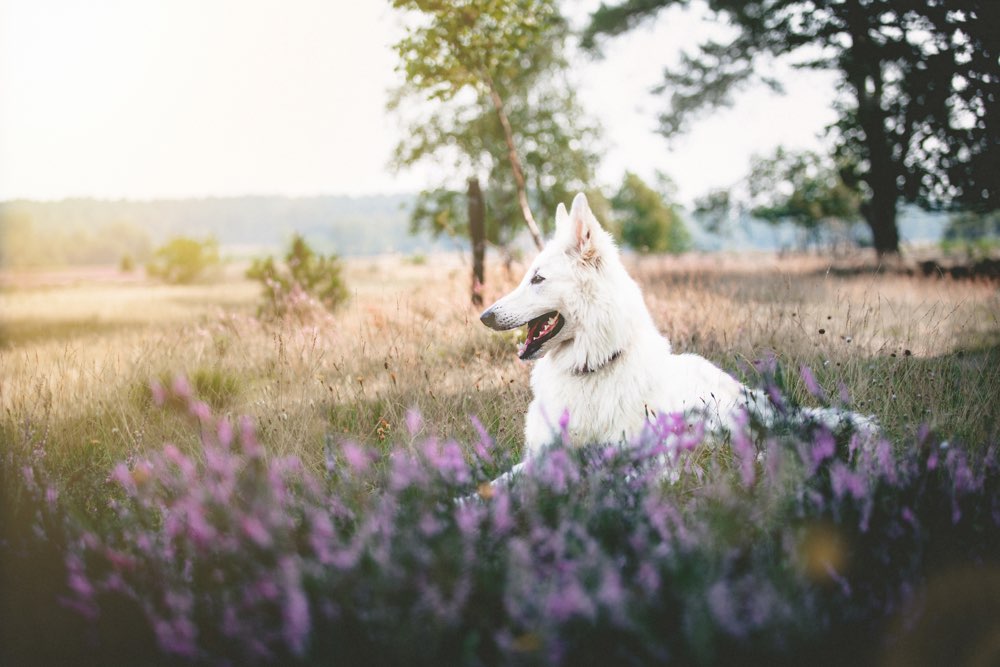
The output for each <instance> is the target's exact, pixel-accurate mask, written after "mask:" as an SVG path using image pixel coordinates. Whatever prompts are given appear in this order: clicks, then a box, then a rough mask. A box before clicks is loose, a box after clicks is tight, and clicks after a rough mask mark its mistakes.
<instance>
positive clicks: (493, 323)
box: [479, 307, 497, 329]
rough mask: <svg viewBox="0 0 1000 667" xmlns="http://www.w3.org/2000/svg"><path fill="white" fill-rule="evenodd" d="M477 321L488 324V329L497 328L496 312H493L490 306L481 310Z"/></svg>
mask: <svg viewBox="0 0 1000 667" xmlns="http://www.w3.org/2000/svg"><path fill="white" fill-rule="evenodd" d="M479 321H480V322H482V323H483V324H485V325H486V326H488V327H489V328H490V329H496V328H497V314H496V313H494V312H493V308H492V307H490V308H487V309H486V310H484V311H483V314H482V315H480V316H479Z"/></svg>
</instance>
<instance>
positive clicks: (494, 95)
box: [485, 75, 544, 250]
mask: <svg viewBox="0 0 1000 667" xmlns="http://www.w3.org/2000/svg"><path fill="white" fill-rule="evenodd" d="M485 80H486V85H487V86H489V89H490V98H491V99H492V100H493V108H494V109H496V112H497V116H498V117H499V118H500V125H501V127H503V134H504V138H505V139H506V140H507V154H508V156H509V157H510V168H511V170H513V172H514V183H515V184H516V185H517V201H518V203H519V204H520V205H521V215H523V216H524V222H525V223H526V224H527V225H528V231H529V232H531V238H532V239H533V240H534V241H535V246H537V247H538V249H539V250H541V249H542V246H543V245H544V244H543V243H542V234H541V232H539V231H538V225H537V224H535V218H534V216H532V215H531V207H530V206H529V205H528V192H527V189H526V188H525V185H524V170H523V169H522V168H521V159H520V158H519V157H518V156H517V148H516V147H515V145H514V132H513V131H512V130H511V128H510V119H509V118H507V110H506V109H505V108H504V105H503V98H502V97H500V93H499V92H498V91H497V88H496V86H494V85H493V79H492V78H491V77H490V76H489V75H486V77H485Z"/></svg>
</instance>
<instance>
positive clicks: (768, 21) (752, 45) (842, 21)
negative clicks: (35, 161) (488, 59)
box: [582, 0, 1000, 254]
mask: <svg viewBox="0 0 1000 667" xmlns="http://www.w3.org/2000/svg"><path fill="white" fill-rule="evenodd" d="M688 4H689V2H688V0H622V1H621V2H618V3H616V4H613V5H605V4H602V5H601V7H600V8H599V9H598V10H597V11H596V12H594V14H593V15H592V16H591V22H590V25H589V27H588V28H587V30H586V31H585V33H584V35H583V40H582V41H583V44H584V45H585V46H587V47H589V48H595V49H596V48H597V45H598V39H599V38H600V37H601V36H607V35H617V34H621V33H623V32H625V31H627V30H629V29H631V28H633V27H635V26H636V25H638V24H640V23H641V22H643V21H644V20H647V19H649V18H650V17H652V16H654V15H655V14H656V13H657V12H659V11H660V10H661V9H663V8H665V7H668V6H674V5H678V6H686V5H688ZM707 4H708V8H709V10H710V11H711V12H712V13H713V14H714V15H715V16H716V17H717V18H718V19H719V20H721V21H724V22H726V23H727V24H729V25H730V26H732V27H733V28H735V29H736V32H735V37H733V38H732V39H730V40H728V41H724V42H717V41H708V42H706V43H704V44H702V45H700V47H699V49H698V50H697V52H695V53H693V54H692V53H687V54H684V55H683V56H682V59H681V62H680V65H679V67H677V68H675V69H672V70H668V71H667V72H666V73H665V77H664V82H663V84H662V86H661V87H660V88H659V91H660V92H662V93H668V94H669V97H670V104H669V107H668V108H667V109H666V110H665V111H664V112H663V114H662V115H661V116H660V131H661V132H662V133H663V134H665V135H671V134H674V133H676V132H679V131H682V130H683V129H684V128H685V126H686V125H687V123H689V122H690V120H691V118H692V117H693V116H694V115H695V114H697V113H698V112H701V111H704V110H711V109H713V108H716V107H719V106H724V105H727V104H730V103H731V102H732V95H733V93H734V92H735V91H736V90H738V89H739V88H741V87H743V86H746V85H748V84H749V83H752V82H764V83H766V84H768V85H771V86H772V87H775V88H780V84H779V82H776V81H773V80H768V79H767V78H766V77H764V76H763V75H762V74H760V72H761V68H760V67H759V65H760V64H761V63H762V62H763V61H764V60H766V59H768V58H775V57H787V58H789V59H791V60H792V61H793V62H794V64H796V65H797V66H800V67H809V68H820V69H829V70H834V71H837V72H839V73H840V83H839V91H840V93H839V96H838V98H837V100H836V101H835V107H836V109H837V111H838V112H839V120H838V122H837V123H836V125H835V127H833V128H831V129H832V137H833V140H834V144H835V155H836V156H837V158H838V160H840V161H842V162H843V163H845V164H851V165H853V169H852V170H850V171H845V172H844V174H843V178H844V181H845V184H846V185H847V186H848V187H850V188H855V189H856V190H858V191H859V192H860V193H861V195H862V202H861V212H862V213H863V215H864V217H865V219H866V221H867V222H868V224H869V226H870V227H871V229H872V234H873V240H874V244H875V248H876V250H877V251H878V252H879V253H880V254H881V253H896V252H898V247H899V235H898V231H897V227H896V207H897V205H898V203H899V202H900V200H902V201H909V202H915V203H918V204H920V205H922V206H924V207H926V208H944V207H951V208H957V209H971V210H976V211H989V210H995V209H997V208H998V207H1000V38H998V37H997V35H998V32H997V26H998V25H1000V3H997V2H993V1H991V0H949V1H948V2H943V1H942V0H924V1H922V2H921V1H918V0H907V1H905V2H899V1H892V0H867V1H865V0H751V1H749V2H743V1H737V0H708V3H707Z"/></svg>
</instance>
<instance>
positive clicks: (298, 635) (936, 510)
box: [65, 374, 1000, 664]
mask: <svg viewBox="0 0 1000 667" xmlns="http://www.w3.org/2000/svg"><path fill="white" fill-rule="evenodd" d="M810 378H811V374H806V376H805V377H804V378H803V379H804V381H805V382H806V384H807V385H809V386H811V387H813V388H816V387H815V382H814V380H812V381H811V380H810ZM177 386H179V387H181V388H183V386H184V385H183V383H178V385H177ZM817 391H818V388H817ZM772 394H773V395H774V396H775V398H777V399H779V400H780V399H781V396H780V394H779V393H778V390H777V389H773V390H772ZM154 398H155V399H156V400H157V401H158V402H160V403H162V404H163V405H164V406H166V407H167V408H170V406H173V408H172V409H178V408H179V409H182V410H185V411H186V412H187V414H188V415H189V419H190V420H191V424H192V428H194V429H197V431H198V432H199V433H200V436H201V441H202V444H203V448H202V451H201V453H200V455H199V456H197V457H195V458H193V457H191V456H189V455H186V454H184V453H182V452H181V451H180V450H178V449H177V448H176V447H173V446H170V445H167V446H166V447H164V448H163V450H162V451H161V452H159V453H157V454H155V455H153V456H151V457H149V458H147V459H142V460H136V461H133V462H130V463H127V464H126V463H122V464H120V465H119V466H118V467H117V468H116V469H115V471H114V473H113V475H112V478H113V483H114V484H115V485H116V486H117V488H118V489H119V495H118V500H116V501H115V506H114V509H115V512H116V517H117V521H116V522H115V525H114V526H113V528H112V529H110V530H104V531H102V532H101V533H100V534H98V533H96V532H91V531H87V530H83V529H79V530H78V531H77V533H76V534H75V537H73V539H71V540H70V545H69V546H68V547H67V552H66V560H65V565H66V570H67V582H68V584H69V589H70V590H71V594H70V595H69V596H68V597H67V599H66V600H65V603H66V604H68V605H70V607H71V608H72V609H75V610H77V611H78V612H79V613H80V614H81V615H82V616H83V617H84V618H86V619H89V621H90V622H91V623H94V624H96V625H99V624H100V623H101V618H102V614H105V613H106V610H107V609H110V608H114V607H115V606H117V608H122V607H125V608H135V609H138V610H140V611H141V613H139V614H137V615H136V620H138V621H140V622H141V625H142V630H137V632H139V633H140V634H141V633H142V632H146V633H148V634H149V635H151V636H153V637H155V639H156V646H157V648H158V650H159V651H160V652H161V654H162V656H163V657H164V658H165V659H170V660H176V661H181V662H192V663H205V664H260V663H266V664H273V663H275V662H302V663H322V664H327V663H332V662H335V661H341V662H346V663H348V664H359V663H362V664H363V663H379V664H399V663H405V664H508V663H513V664H650V663H667V662H672V663H677V662H679V663H681V664H725V663H732V664H747V663H750V662H755V661H760V662H766V663H769V664H774V663H779V662H795V661H802V660H805V659H807V658H808V656H810V655H812V656H814V657H822V658H823V660H824V661H826V662H827V663H837V662H838V661H840V660H846V659H849V658H851V657H856V656H862V657H863V658H864V659H865V660H867V661H871V660H872V659H874V658H875V657H879V656H880V655H881V656H883V657H884V656H889V659H890V660H891V658H892V656H894V655H907V653H906V652H907V651H913V643H914V642H919V641H921V640H924V639H926V637H924V636H923V635H917V634H915V633H914V631H913V628H918V627H919V628H922V627H923V626H921V623H924V622H925V620H926V619H927V618H935V614H941V613H944V612H943V611H942V610H943V609H945V608H947V609H954V608H955V605H957V606H958V608H959V609H961V608H962V600H961V599H959V600H958V601H957V602H956V601H955V599H954V597H952V598H948V599H947V600H946V603H944V604H945V606H944V607H942V608H940V609H939V608H936V607H935V604H937V603H936V602H935V600H936V599H937V598H935V597H934V595H931V594H930V593H928V591H933V590H935V586H936V582H938V581H940V580H941V579H942V578H944V581H946V582H947V581H950V579H948V577H950V576H952V574H953V573H955V572H968V571H971V572H974V573H979V574H981V575H982V580H983V581H987V582H988V581H993V580H995V579H996V576H995V574H996V568H997V566H998V565H1000V564H998V562H997V561H998V555H997V554H996V553H995V551H994V549H993V546H992V545H995V544H996V543H997V542H998V538H1000V466H998V461H997V456H996V449H995V448H984V450H985V451H986V453H985V455H977V456H976V457H975V458H973V457H972V456H971V455H970V454H967V453H966V452H965V450H963V449H962V448H961V447H958V446H955V445H953V444H950V443H949V442H947V441H944V440H941V439H940V438H938V437H936V436H935V435H934V434H933V433H931V432H929V431H928V430H927V429H924V430H922V431H921V432H920V433H919V434H918V436H917V438H916V439H915V441H913V442H911V443H906V446H903V447H897V448H893V447H891V446H890V444H889V443H888V442H886V441H875V442H872V441H870V440H866V439H863V438H860V437H858V436H857V435H852V434H851V433H850V432H831V431H829V430H827V429H825V428H823V427H821V426H818V425H814V424H812V425H810V424H806V425H799V424H796V423H795V422H794V421H793V420H789V421H788V423H785V424H782V425H780V428H776V429H774V430H771V431H763V430H761V429H760V428H757V427H752V425H750V424H749V423H748V424H747V426H746V427H745V428H743V429H740V430H738V431H737V432H736V433H733V434H732V436H731V437H727V438H720V437H718V436H713V435H711V434H708V433H707V432H706V431H705V429H704V428H702V427H701V426H700V425H699V424H697V423H691V420H690V419H685V418H684V417H683V416H681V415H661V416H660V417H659V418H658V420H657V421H656V422H655V423H652V424H651V425H650V426H649V428H648V429H647V431H646V432H645V434H644V435H643V437H642V438H641V440H640V441H639V442H637V443H635V444H634V446H632V447H628V448H623V447H619V446H603V447H589V448H584V449H573V448H569V447H567V446H566V445H565V443H564V442H556V443H554V444H553V446H552V447H551V448H550V449H549V450H548V451H547V452H546V453H545V454H544V455H543V456H541V457H539V458H538V459H536V460H534V461H532V462H530V463H529V464H528V465H527V466H525V467H524V468H523V469H522V470H521V471H520V472H519V473H518V474H516V475H514V476H512V477H511V478H508V479H506V480H505V481H504V482H502V483H496V484H490V483H489V480H490V479H491V478H493V477H494V476H495V475H496V474H497V472H498V471H501V470H504V469H507V468H509V467H510V465H511V463H512V461H510V460H509V458H508V455H507V453H506V452H504V451H500V449H501V448H498V447H495V446H494V444H493V442H492V440H491V438H490V436H489V435H488V434H487V433H486V431H485V429H482V428H481V426H478V423H477V428H478V430H479V432H480V438H479V439H478V441H476V442H472V443H467V444H465V445H462V444H459V443H457V442H454V441H447V440H441V439H438V438H434V437H429V438H425V437H416V434H417V433H418V432H421V424H420V418H419V416H418V415H416V414H415V413H411V414H410V415H409V416H408V418H407V424H406V428H407V430H408V431H409V433H410V436H411V437H410V440H409V442H408V444H403V445H401V446H399V447H398V448H396V449H394V450H391V453H390V454H381V453H378V452H376V451H375V450H372V449H368V448H365V447H363V446H361V445H358V444H355V443H352V442H343V443H337V442H334V441H332V440H331V441H330V442H328V443H327V445H326V447H327V449H326V468H325V470H326V472H325V475H316V474H314V473H313V472H311V471H310V470H307V469H305V468H304V467H303V465H302V464H301V463H300V462H299V461H298V460H297V459H295V458H269V457H267V456H266V455H265V453H264V451H263V449H262V447H261V445H260V444H259V443H258V441H257V438H256V436H255V433H254V426H253V422H252V420H250V419H248V418H243V419H240V420H238V421H235V422H234V421H232V420H231V419H229V418H228V417H220V416H216V415H213V414H212V411H211V409H210V408H209V406H208V405H207V404H205V403H202V402H200V401H198V400H197V399H195V398H192V397H191V396H190V395H188V394H187V393H185V392H181V394H178V393H177V391H175V389H174V388H170V389H165V388H163V387H160V386H157V388H156V389H155V391H154ZM745 421H747V422H749V420H745ZM380 451H381V450H380ZM991 577H992V578H991ZM966 588H968V587H966ZM963 590H964V589H963ZM947 605H951V607H948V606H947ZM994 609H995V608H994ZM996 620H997V617H996V616H995V615H994V616H993V617H992V619H990V618H987V624H986V625H984V626H982V627H984V628H986V630H983V631H982V632H980V631H977V630H976V628H978V627H980V626H976V625H972V626H966V632H965V634H963V635H960V636H961V638H962V640H961V641H962V643H961V645H956V646H950V644H949V642H948V637H947V636H943V637H940V639H941V640H942V641H940V642H938V643H937V644H935V645H936V646H937V650H941V647H946V649H947V650H948V651H951V654H950V655H952V656H958V657H959V658H960V657H961V655H971V653H969V652H974V651H976V650H978V651H980V653H982V652H983V651H989V650H994V651H995V648H994V649H990V645H989V644H988V643H983V642H988V640H989V637H990V636H991V635H990V634H989V629H990V627H993V626H990V625H989V622H996ZM931 625H932V627H933V624H931ZM981 625H982V624H981ZM969 627H972V630H968V628H969ZM928 636H931V637H933V636H934V633H933V632H931V633H930V634H929V635H928ZM848 638H849V641H847V640H848ZM951 641H952V643H955V641H954V640H951ZM961 651H966V653H964V654H963V653H961ZM956 652H957V653H956ZM918 654H919V652H918ZM993 655H994V656H995V653H994V654H993ZM984 664H985V663H984Z"/></svg>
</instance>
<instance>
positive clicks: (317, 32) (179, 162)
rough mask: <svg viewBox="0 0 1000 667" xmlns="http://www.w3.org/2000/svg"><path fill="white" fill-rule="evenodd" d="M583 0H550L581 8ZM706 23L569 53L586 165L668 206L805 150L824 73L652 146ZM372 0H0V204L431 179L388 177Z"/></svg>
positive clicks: (670, 17) (790, 80)
mask: <svg viewBox="0 0 1000 667" xmlns="http://www.w3.org/2000/svg"><path fill="white" fill-rule="evenodd" d="M596 4H597V3H596V2H591V1H590V0H582V1H580V2H573V1H572V0H571V1H570V2H568V3H566V7H567V10H568V11H569V12H570V13H571V14H573V15H574V16H575V17H577V20H578V22H580V21H582V17H584V16H585V14H586V11H587V10H588V9H589V8H592V7H593V6H595V5H596ZM713 30H715V31H717V30H718V28H717V27H714V26H712V25H709V24H707V23H706V22H705V21H704V20H703V19H702V18H700V17H699V16H697V13H696V12H689V13H685V12H682V11H671V12H670V13H668V14H665V15H664V16H662V17H661V18H660V20H659V21H658V22H657V23H656V24H655V25H653V26H649V27H644V28H640V29H638V30H636V31H634V32H632V33H629V34H628V35H627V36H625V37H621V38H618V39H615V40H612V41H610V42H608V43H607V47H606V49H605V54H606V57H605V58H604V59H602V60H597V61H594V60H592V59H590V58H581V59H577V62H576V63H575V67H574V71H573V77H574V78H575V79H576V80H577V81H578V82H579V87H580V91H579V92H580V99H581V102H582V103H583V105H584V108H585V110H586V111H587V112H589V113H590V114H591V115H592V116H593V117H595V118H596V119H597V120H598V121H599V122H600V123H601V124H602V125H603V127H604V131H605V132H604V148H605V149H606V159H605V160H604V161H603V162H602V165H601V168H600V169H599V171H598V173H599V176H600V179H601V181H602V183H603V184H606V185H610V184H616V183H617V182H618V181H619V179H620V178H621V175H622V172H623V171H624V170H626V169H629V170H632V171H635V172H637V173H639V174H640V175H642V176H643V177H646V178H648V179H652V178H653V175H654V174H655V173H656V172H657V171H662V172H664V173H666V174H668V175H670V176H671V177H672V178H673V179H674V180H675V181H676V183H677V185H678V195H679V199H680V200H681V201H682V202H690V200H691V199H693V198H694V197H696V196H698V195H700V194H702V193H704V192H705V191H706V190H707V189H709V188H711V187H717V186H725V185H729V184H730V183H732V182H733V181H735V180H736V179H738V178H739V177H740V176H742V175H743V174H744V173H745V172H746V168H747V162H748V159H749V157H750V155H751V154H752V153H754V152H766V151H769V150H770V149H771V148H773V147H774V146H775V145H777V144H778V143H783V144H785V145H786V146H791V147H807V148H816V147H818V146H819V145H820V144H819V141H818V139H817V135H818V133H819V132H820V131H821V130H822V128H823V127H824V126H825V125H827V124H829V123H830V122H831V121H832V120H833V118H834V116H833V112H832V111H831V110H830V101H831V98H832V95H833V79H832V77H831V76H830V75H828V74H824V73H815V72H796V71H791V70H783V71H781V72H779V73H780V74H782V77H783V80H785V81H786V83H787V84H788V94H787V95H785V96H779V95H774V94H773V93H770V92H768V91H765V90H751V91H748V92H746V93H744V94H742V95H740V96H739V98H738V104H737V105H736V106H735V107H733V108H732V109H728V110H725V111H722V112H719V113H716V114H714V115H712V116H710V117H707V118H706V119H704V120H702V121H700V122H699V123H697V124H696V125H695V126H694V127H693V128H692V131H690V132H689V133H687V134H686V135H684V136H683V137H681V138H678V139H675V140H674V141H673V142H672V143H670V144H668V143H667V142H666V140H664V139H663V138H661V137H659V136H658V135H656V134H655V133H654V131H653V130H654V128H655V118H656V114H657V111H658V110H659V109H660V108H661V100H659V99H657V98H655V97H652V96H650V95H649V94H648V90H649V88H650V87H652V86H653V85H655V84H656V83H657V82H658V80H659V77H660V72H661V70H662V67H663V65H664V64H666V63H668V62H670V61H671V60H672V59H674V58H676V55H677V53H678V52H679V49H680V48H682V47H690V46H693V45H694V44H696V43H697V41H698V40H699V39H700V38H702V37H704V36H705V35H708V34H711V33H712V31H713ZM398 35H399V32H398V23H397V19H396V17H395V16H394V15H393V12H392V10H391V9H390V8H389V6H388V2H385V1H384V0H281V1H279V0H88V1H86V2H81V1H80V0H0V91H2V92H0V199H11V198H17V197H28V198H35V199H58V198H63V197H69V196H94V197H107V198H133V199H136V198H152V197H189V196H206V195H216V196H227V195H246V194H287V195H316V194H350V195H360V194H373V193H379V192H410V191H415V190H418V189H420V188H421V187H424V186H428V185H433V184H436V181H437V178H438V174H436V173H435V172H434V169H433V168H422V169H414V170H410V171H407V172H404V173H401V174H393V173H391V172H390V171H389V169H388V168H387V162H388V159H389V155H390V152H391V150H392V147H393V145H394V143H395V141H396V139H397V138H398V136H399V134H398V130H397V129H396V127H395V124H394V122H393V118H392V117H390V116H387V115H386V113H385V100H386V91H387V90H388V89H389V88H391V87H393V86H394V85H395V84H396V83H397V82H398V80H399V78H398V77H399V74H398V73H396V72H395V71H394V65H395V60H394V57H393V53H392V51H391V48H390V45H391V44H392V42H393V41H394V40H395V39H396V38H398Z"/></svg>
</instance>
